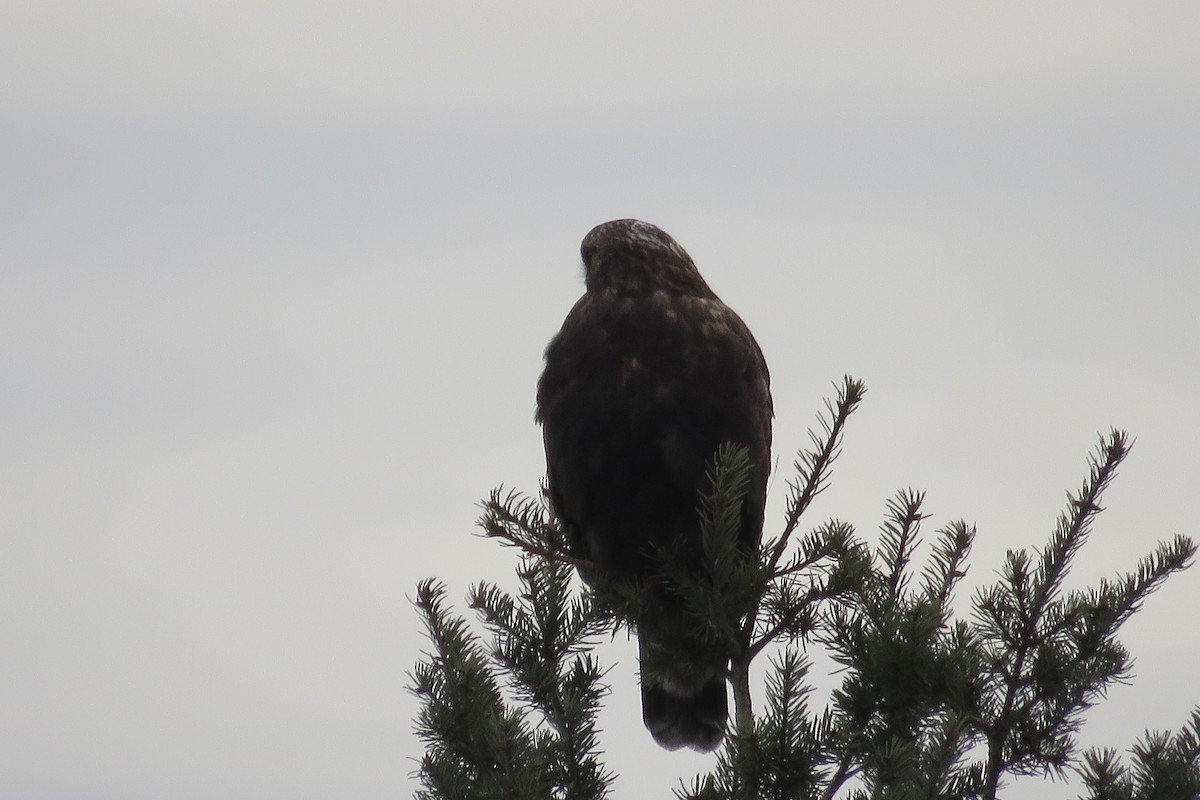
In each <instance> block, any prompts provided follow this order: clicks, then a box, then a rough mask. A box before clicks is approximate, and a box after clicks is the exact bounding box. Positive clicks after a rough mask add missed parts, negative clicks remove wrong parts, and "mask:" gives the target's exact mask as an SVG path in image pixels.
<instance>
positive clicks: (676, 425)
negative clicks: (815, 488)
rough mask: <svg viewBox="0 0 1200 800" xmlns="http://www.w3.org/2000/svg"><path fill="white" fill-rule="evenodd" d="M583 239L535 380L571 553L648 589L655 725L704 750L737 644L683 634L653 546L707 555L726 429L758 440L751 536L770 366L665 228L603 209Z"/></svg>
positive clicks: (722, 711)
mask: <svg viewBox="0 0 1200 800" xmlns="http://www.w3.org/2000/svg"><path fill="white" fill-rule="evenodd" d="M580 249H581V253H582V256H583V263H584V270H585V284H586V292H585V293H584V295H583V297H581V298H580V299H579V301H578V302H577V303H576V304H575V306H574V308H572V309H571V311H570V313H569V314H568V315H567V318H566V320H565V321H564V323H563V326H562V330H561V331H560V332H559V333H558V334H557V335H556V336H555V337H554V338H553V340H552V341H551V342H550V345H549V347H548V348H547V350H546V367H545V370H544V372H543V373H542V377H541V379H540V381H539V382H538V392H537V420H538V422H540V423H541V425H542V429H543V437H544V441H545V446H546V467H547V480H548V484H549V492H550V499H551V503H552V505H553V508H554V511H555V513H556V514H557V516H558V517H559V519H560V521H561V522H562V524H563V525H564V526H565V528H566V530H567V532H568V535H569V538H570V541H571V542H572V545H573V547H574V549H575V551H576V552H577V554H578V555H580V556H582V557H583V558H586V559H588V560H589V561H591V562H593V563H594V564H595V565H596V567H597V569H600V570H603V571H604V572H605V577H606V578H607V579H610V580H618V581H627V582H630V583H633V584H638V585H640V586H643V587H648V589H649V591H648V593H647V599H646V601H645V603H644V606H643V608H641V609H640V611H639V614H638V619H637V627H638V635H639V642H640V651H641V679H642V699H643V716H644V719H645V722H646V726H647V727H648V728H649V729H650V731H651V733H653V734H654V736H655V739H656V740H657V741H658V742H659V743H660V744H662V745H663V746H665V747H668V748H670V749H676V748H678V747H683V746H688V747H692V748H694V749H697V750H704V751H707V750H711V749H713V748H715V747H716V746H717V745H718V744H719V743H720V741H721V738H722V736H723V733H724V728H725V724H726V717H727V713H728V712H727V701H726V692H725V673H726V672H727V668H728V661H729V653H728V652H724V651H722V650H720V649H719V648H713V647H712V646H710V645H708V644H707V643H704V642H701V641H690V640H689V639H688V634H687V633H686V631H688V630H690V629H692V628H694V625H691V624H689V623H688V617H687V609H684V608H681V607H680V602H681V601H680V600H679V599H678V598H677V597H676V596H675V595H673V594H672V593H671V592H669V591H667V590H666V589H665V587H663V586H661V585H658V584H657V583H656V581H658V579H657V578H656V577H655V576H656V575H658V574H660V572H661V570H660V569H659V568H658V567H657V566H656V564H655V562H654V559H655V558H656V554H661V553H663V552H670V553H672V556H673V557H674V558H677V559H681V560H684V561H697V560H698V559H699V558H700V533H699V520H698V516H697V506H698V501H699V498H700V497H701V495H702V493H706V492H707V491H708V489H709V487H708V485H707V480H706V469H707V467H708V465H709V464H710V463H711V461H712V458H713V456H714V455H715V453H716V452H717V450H718V448H719V447H720V446H721V445H722V444H726V443H730V442H732V443H736V444H740V445H743V446H744V447H746V448H747V449H748V450H749V453H750V459H751V480H750V488H749V491H748V494H747V497H746V500H745V503H744V505H743V513H742V525H741V530H740V532H739V540H740V542H741V543H742V544H743V545H744V546H745V550H746V552H751V551H752V549H753V547H754V546H755V545H757V543H758V540H759V537H760V536H761V531H762V523H763V507H764V505H765V501H766V481H767V475H768V472H769V468H770V449H771V416H772V407H771V394H770V375H769V373H768V371H767V365H766V362H765V360H764V359H763V355H762V351H761V350H760V349H759V346H758V343H757V342H755V340H754V337H753V335H751V333H750V330H749V329H748V328H747V327H746V325H745V323H743V322H742V320H741V318H740V317H738V315H737V314H735V313H734V312H733V310H732V309H730V308H729V307H728V306H726V305H725V304H724V303H723V302H721V300H720V298H718V297H717V296H716V294H714V293H713V291H712V290H711V289H710V288H709V287H708V284H707V283H705V281H704V279H703V278H702V277H701V276H700V273H699V271H698V270H697V269H696V266H695V264H694V263H693V262H692V259H691V257H689V256H688V254H687V252H686V251H684V249H683V248H682V247H680V246H679V244H678V243H677V242H676V241H675V240H674V239H672V238H671V237H670V236H668V235H667V234H666V233H664V232H663V231H662V230H660V229H659V228H657V227H655V226H653V225H650V224H649V223H645V222H640V221H638V220H616V221H613V222H607V223H604V224H602V225H599V226H597V227H596V228H594V229H593V230H592V231H591V232H590V233H589V234H588V235H587V236H586V237H585V238H584V240H583V244H582V246H581V248H580ZM657 557H661V555H659V556H657ZM685 566H687V565H686V564H685ZM594 577H595V576H594V575H589V574H586V573H585V574H584V578H585V579H592V578H594Z"/></svg>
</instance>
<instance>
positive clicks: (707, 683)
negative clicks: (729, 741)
mask: <svg viewBox="0 0 1200 800" xmlns="http://www.w3.org/2000/svg"><path fill="white" fill-rule="evenodd" d="M655 633H656V632H655V631H653V630H645V627H644V626H643V629H642V630H640V631H639V632H638V651H639V656H640V661H641V682H642V721H643V722H645V723H646V728H647V729H648V730H649V731H650V733H651V735H652V736H654V741H656V742H658V743H659V745H661V746H662V747H665V748H667V749H668V750H678V749H680V748H681V747H690V748H691V749H693V750H696V751H698V752H702V753H707V752H710V751H712V750H715V749H717V747H718V746H719V745H720V744H721V740H722V739H723V738H724V736H725V723H726V720H727V719H728V716H729V705H728V699H727V697H726V693H725V672H726V668H727V665H728V659H725V658H723V657H721V656H719V655H718V656H715V657H714V656H713V654H712V652H711V651H708V652H705V651H704V650H702V649H699V650H697V649H693V648H690V647H688V648H679V647H676V646H672V645H673V644H675V643H674V642H669V641H663V640H660V639H658V638H657V637H656V636H655ZM670 638H673V637H670Z"/></svg>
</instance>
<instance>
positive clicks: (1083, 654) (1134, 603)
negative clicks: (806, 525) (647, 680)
mask: <svg viewBox="0 0 1200 800" xmlns="http://www.w3.org/2000/svg"><path fill="white" fill-rule="evenodd" d="M863 393H864V388H863V385H862V383H861V382H859V381H857V380H855V379H852V378H846V379H845V380H844V381H843V382H842V384H841V385H840V387H839V390H838V394H837V398H836V400H834V401H827V402H826V408H825V413H823V414H820V415H819V416H818V426H817V428H816V429H815V430H813V431H810V438H811V446H810V447H808V448H806V449H804V450H802V451H801V452H800V453H799V455H798V457H797V460H796V462H795V464H794V469H795V478H794V480H792V481H791V482H790V483H789V490H790V491H789V497H788V505H787V514H786V519H785V524H784V528H783V530H782V531H781V532H780V533H779V534H778V535H776V536H766V537H765V538H764V540H763V542H762V544H761V546H760V548H759V553H758V557H757V559H755V560H753V561H750V560H747V559H744V558H738V557H736V554H735V553H733V552H730V548H732V547H733V545H732V544H729V543H731V542H734V541H735V540H736V535H735V534H734V533H733V532H734V531H736V528H737V525H738V519H739V507H740V503H741V498H742V497H743V496H744V492H745V487H746V474H747V469H748V466H747V459H746V454H745V452H744V451H742V450H739V449H738V448H736V447H726V448H722V449H721V451H720V452H718V453H717V454H715V456H714V460H713V463H712V465H711V470H710V477H711V484H712V486H713V492H712V495H711V496H709V497H706V498H701V499H700V502H699V505H698V508H699V513H700V517H701V521H702V538H703V544H704V550H705V559H706V567H707V568H706V569H705V570H704V572H703V574H697V573H696V572H695V571H689V572H679V573H671V574H669V576H668V577H669V578H670V579H671V580H673V581H674V582H675V583H676V587H675V588H676V589H677V590H678V591H679V592H680V593H681V594H682V596H684V597H686V598H688V599H689V605H690V613H691V614H692V616H693V617H694V622H695V623H696V625H697V627H698V628H702V629H704V630H706V631H709V632H710V634H711V635H712V636H713V637H714V639H720V640H722V641H725V642H734V643H736V648H735V649H736V652H737V653H738V656H737V657H736V658H734V659H733V662H732V665H731V669H730V675H729V680H730V682H731V684H732V686H733V695H734V701H735V716H734V720H733V723H732V730H731V731H730V734H729V736H728V737H727V739H726V743H725V745H724V746H723V747H722V748H721V750H719V751H718V755H717V759H716V763H715V765H714V767H713V769H712V770H711V772H710V773H708V774H707V775H702V776H698V777H696V778H695V779H694V780H693V781H691V782H690V783H688V784H683V783H681V785H680V787H679V789H678V790H677V796H678V797H680V798H695V799H696V800H717V798H720V799H721V800H724V799H725V798H730V799H735V798H736V799H744V800H757V799H758V798H769V799H771V800H775V799H776V798H778V799H780V800H782V799H783V798H789V799H790V798H813V799H814V800H816V799H818V798H820V799H822V800H833V798H853V799H854V800H859V798H986V799H987V800H991V799H992V798H996V797H1002V796H1004V793H1003V790H1004V786H1005V779H1006V778H1007V777H1012V776H1019V775H1033V774H1045V773H1057V774H1062V773H1065V772H1069V771H1074V772H1076V773H1078V774H1079V775H1080V776H1081V777H1082V779H1083V783H1084V786H1085V788H1086V790H1087V792H1088V794H1087V795H1085V796H1086V797H1087V798H1091V799H1092V800H1116V799H1117V798H1123V799H1128V800H1134V799H1135V798H1137V799H1140V798H1147V800H1148V799H1149V798H1161V799H1162V800H1176V799H1178V800H1189V799H1191V798H1196V797H1200V709H1198V710H1197V711H1196V712H1194V713H1193V715H1192V716H1191V718H1190V719H1189V720H1187V721H1186V722H1185V724H1184V725H1183V727H1182V728H1181V729H1180V730H1179V731H1178V732H1176V733H1173V734H1167V733H1151V732H1148V733H1147V734H1146V735H1145V737H1144V738H1143V739H1142V740H1141V741H1139V742H1138V743H1137V744H1136V745H1134V746H1133V748H1132V750H1131V754H1130V755H1131V758H1130V762H1129V765H1128V766H1127V765H1126V762H1124V761H1122V759H1121V758H1120V757H1119V756H1118V755H1117V753H1116V752H1115V751H1113V750H1103V751H1089V752H1087V753H1084V754H1083V755H1082V756H1081V755H1080V754H1078V753H1077V752H1076V750H1077V748H1076V733H1077V732H1078V729H1079V726H1080V724H1081V721H1082V714H1083V712H1084V711H1085V710H1086V709H1087V708H1088V707H1090V706H1091V705H1093V704H1094V703H1096V702H1097V701H1098V700H1099V699H1100V698H1101V697H1102V695H1103V693H1104V691H1105V689H1106V688H1107V687H1109V686H1110V685H1111V684H1112V683H1114V682H1116V681H1123V680H1127V679H1128V678H1129V677H1130V665H1131V658H1130V655H1129V653H1127V652H1126V651H1125V649H1124V648H1123V647H1122V646H1121V644H1120V642H1119V641H1118V639H1117V633H1118V632H1119V629H1120V627H1121V625H1122V624H1124V623H1125V622H1126V620H1128V619H1129V617H1130V616H1131V615H1133V614H1134V613H1135V612H1137V611H1138V610H1139V609H1140V608H1141V605H1142V603H1143V602H1144V601H1145V599H1146V598H1147V597H1148V596H1149V595H1150V594H1151V593H1152V592H1153V591H1154V590H1155V589H1156V588H1157V587H1158V586H1160V585H1161V584H1162V582H1163V581H1164V580H1165V579H1166V578H1167V577H1169V576H1170V575H1172V574H1174V573H1176V572H1179V571H1181V570H1183V569H1185V568H1186V567H1187V566H1188V565H1189V564H1190V562H1191V560H1192V558H1193V556H1194V554H1195V545H1194V544H1193V542H1192V541H1191V540H1190V539H1189V538H1187V537H1184V536H1176V537H1175V538H1173V539H1172V540H1170V541H1167V542H1163V543H1160V544H1159V545H1158V546H1157V547H1156V548H1155V549H1154V550H1153V552H1151V553H1149V554H1148V555H1147V556H1145V557H1144V558H1143V559H1142V560H1141V561H1140V562H1139V563H1138V564H1137V565H1136V567H1135V569H1134V570H1133V571H1132V572H1131V573H1129V574H1128V575H1126V576H1124V577H1122V578H1121V579H1119V580H1104V581H1101V582H1100V583H1099V584H1098V585H1096V586H1094V587H1092V588H1090V589H1087V590H1078V591H1065V590H1064V589H1063V585H1064V579H1065V577H1066V576H1067V574H1068V571H1069V570H1070V567H1071V563H1072V560H1073V558H1074V556H1075V555H1076V553H1078V552H1079V550H1080V548H1081V547H1083V545H1084V544H1085V543H1086V541H1087V538H1088V534H1089V531H1090V529H1091V525H1092V523H1093V521H1094V519H1095V517H1096V515H1097V514H1099V512H1100V511H1101V506H1100V499H1101V497H1102V495H1103V493H1104V490H1105V489H1106V488H1107V487H1108V485H1109V484H1110V482H1111V481H1112V479H1113V477H1114V476H1115V474H1116V470H1117V467H1118V466H1119V465H1120V464H1121V462H1122V461H1123V460H1124V458H1125V456H1126V455H1127V454H1128V452H1129V441H1128V437H1127V436H1126V434H1125V433H1123V432H1122V431H1118V430H1113V431H1111V432H1109V433H1108V434H1106V435H1103V436H1101V437H1100V442H1099V444H1098V446H1097V448H1096V450H1095V452H1094V453H1093V455H1092V456H1091V457H1090V459H1089V471H1088V475H1087V476H1086V478H1085V479H1084V481H1083V483H1082V485H1081V486H1080V488H1079V490H1078V491H1076V492H1074V493H1070V494H1069V495H1068V503H1067V508H1066V509H1065V511H1064V512H1063V514H1062V515H1061V516H1060V517H1059V519H1058V522H1057V524H1056V526H1055V528H1054V531H1053V532H1052V534H1051V535H1050V538H1049V540H1048V541H1047V542H1046V544H1045V545H1044V546H1043V547H1042V548H1040V549H1038V550H1035V551H1032V552H1030V551H1025V550H1012V551H1009V553H1008V554H1007V556H1006V558H1005V559H1004V562H1003V564H1002V566H1001V568H1000V570H999V577H998V579H997V580H996V581H995V582H994V583H993V584H991V585H989V586H984V587H983V588H981V589H979V590H978V591H976V592H975V594H974V596H973V597H972V598H971V599H970V604H969V607H968V608H967V613H966V615H965V616H964V615H962V610H961V609H960V608H957V607H956V606H955V604H954V603H953V600H954V592H955V588H956V586H957V584H958V582H959V581H960V579H961V578H962V577H963V575H964V574H965V572H966V568H967V567H966V565H967V558H968V556H969V554H970V550H971V545H972V542H973V541H974V538H975V535H976V532H975V529H974V528H973V527H972V526H970V525H968V524H967V523H965V522H963V521H955V522H952V523H950V524H948V525H946V526H945V527H943V528H941V529H940V530H938V531H936V532H935V533H934V534H933V535H932V537H929V539H930V541H929V542H928V543H927V544H928V553H927V554H926V555H925V556H924V557H923V558H920V557H919V556H920V553H919V552H918V551H919V549H920V547H921V545H923V544H926V542H925V539H926V537H925V535H924V533H923V531H922V529H921V526H922V522H923V520H924V519H925V517H926V515H925V514H924V512H923V510H922V509H923V504H924V499H925V498H924V494H923V493H921V492H918V491H914V490H911V489H906V490H903V491H901V492H899V493H898V494H897V495H896V497H895V498H893V499H891V500H890V501H888V503H887V510H886V516H885V519H884V522H883V525H882V528H881V530H880V532H879V536H878V543H877V544H876V545H875V546H874V547H872V546H871V545H870V544H868V542H867V541H866V540H865V539H864V538H863V537H861V536H860V535H859V534H858V533H857V531H855V530H854V528H853V527H852V526H851V525H849V524H847V523H845V522H841V521H838V520H829V521H825V522H822V523H820V524H818V525H816V526H815V527H814V528H813V529H812V530H811V531H810V532H809V533H807V534H805V535H802V536H798V535H797V531H799V530H800V525H801V521H802V519H803V517H804V514H805V512H806V511H807V510H808V509H809V507H810V505H811V503H812V501H813V499H814V498H815V497H816V496H817V495H818V494H819V493H820V492H821V491H822V490H823V489H824V488H825V487H826V486H827V484H828V480H829V475H830V471H831V467H832V465H833V463H834V461H835V460H836V459H837V456H838V454H839V452H840V447H841V441H842V434H843V431H844V429H845V426H846V423H847V420H848V419H849V417H850V416H851V414H852V413H853V412H854V410H855V408H857V406H858V404H859V403H860V401H861V400H862V397H863ZM480 524H481V526H482V528H483V531H484V534H485V535H486V536H488V537H491V538H493V539H495V540H496V541H497V542H499V543H500V544H502V545H510V546H513V547H514V548H516V550H517V555H518V566H517V577H518V580H519V583H520V590H519V592H517V593H516V594H515V595H514V594H510V593H508V592H505V591H503V590H502V589H500V588H499V587H498V586H496V585H494V584H491V583H486V582H485V583H480V584H478V585H476V586H475V587H474V588H473V589H472V590H471V592H470V594H469V598H468V605H469V606H470V607H471V608H472V609H473V610H474V611H475V613H476V615H477V616H478V619H479V623H480V625H481V627H482V631H481V630H479V629H478V628H473V627H472V626H471V625H470V624H469V623H468V621H467V620H466V619H464V618H462V617H460V616H457V615H455V614H454V613H453V612H452V611H451V610H450V608H449V607H448V606H447V603H446V598H445V589H444V587H443V586H442V584H440V583H439V582H437V581H436V580H433V579H430V580H426V581H424V582H422V583H421V584H420V585H419V586H418V588H417V594H416V606H417V608H418V611H419V613H420V615H421V617H422V619H423V621H424V624H425V627H426V630H427V632H428V636H429V639H430V643H431V647H432V650H431V651H430V652H428V653H426V654H424V655H423V656H422V657H421V658H420V659H419V660H418V662H417V664H416V667H415V668H414V670H413V673H412V676H411V681H412V690H413V691H414V692H415V693H416V694H417V695H418V696H419V697H420V699H421V708H420V712H419V715H418V717H417V720H416V728H417V733H418V735H419V737H420V738H421V740H422V741H423V742H424V744H425V748H426V749H425V755H424V757H423V759H422V762H421V766H420V780H421V784H422V788H421V789H420V790H419V791H418V794H417V797H418V798H421V800H435V799H444V800H472V799H474V798H480V799H481V800H482V799H483V798H497V799H499V798H546V799H547V800H549V799H550V798H555V799H558V798H562V799H563V800H593V799H594V798H607V797H609V796H610V787H611V784H612V778H613V773H612V772H611V771H610V768H609V767H608V766H606V765H605V764H604V763H603V762H602V759H601V750H600V743H599V738H598V736H599V734H598V731H597V728H596V714H597V711H598V710H599V708H600V704H601V702H602V701H603V699H604V697H605V696H606V694H607V687H606V686H605V685H604V683H603V676H604V671H605V670H604V668H603V667H602V653H603V642H604V640H605V638H606V637H607V636H608V635H609V634H610V633H611V632H612V631H613V630H614V629H615V628H619V627H620V626H622V625H629V624H630V619H631V614H630V613H629V611H628V609H629V608H630V605H631V603H633V602H634V600H635V599H634V598H630V597H627V596H622V595H621V593H620V591H618V590H614V589H612V588H611V587H606V586H604V585H603V584H598V585H594V586H593V587H591V588H586V589H585V588H584V587H582V585H581V583H580V582H579V581H578V579H577V578H576V577H575V575H574V565H575V564H576V563H577V561H576V559H575V558H574V557H573V556H572V555H571V554H570V552H569V550H568V547H567V542H566V540H565V535H564V533H563V531H562V529H561V528H560V527H559V526H558V525H557V524H556V522H555V520H554V519H553V518H552V515H551V514H550V512H549V511H548V506H547V503H546V502H545V499H544V497H541V496H537V497H525V496H522V495H520V494H517V493H515V492H507V493H505V492H501V491H499V490H497V491H495V492H493V493H492V495H491V497H490V498H489V499H488V500H487V501H486V502H485V503H484V514H483V517H482V519H481V522H480ZM746 597H751V598H753V599H754V600H755V602H753V603H749V604H747V603H746V602H745V598H746ZM747 607H752V608H753V611H752V612H751V613H749V614H748V615H746V616H744V617H740V618H734V617H731V616H730V612H729V611H728V609H744V608H747ZM813 647H818V648H822V649H823V650H824V651H825V652H826V653H828V654H829V655H830V656H831V657H832V659H833V660H834V661H835V662H836V663H837V664H838V665H839V666H840V667H841V668H842V669H841V671H840V673H839V674H840V675H841V684H840V686H839V687H838V688H837V689H836V690H835V691H834V692H833V693H832V695H831V696H830V697H829V698H827V699H826V700H824V701H817V700H816V699H814V698H813V697H812V691H811V689H810V687H809V685H808V682H807V674H808V670H809V668H810V665H809V661H808V659H807V658H806V656H805V655H804V653H805V652H806V651H807V648H813ZM763 657H765V658H767V659H769V661H770V667H769V669H768V670H767V678H766V685H765V687H764V689H763V698H762V700H763V702H762V704H761V707H760V708H757V709H756V708H755V704H754V699H753V691H752V688H753V687H751V685H750V677H749V676H750V665H751V663H752V662H754V661H755V660H756V659H758V658H763Z"/></svg>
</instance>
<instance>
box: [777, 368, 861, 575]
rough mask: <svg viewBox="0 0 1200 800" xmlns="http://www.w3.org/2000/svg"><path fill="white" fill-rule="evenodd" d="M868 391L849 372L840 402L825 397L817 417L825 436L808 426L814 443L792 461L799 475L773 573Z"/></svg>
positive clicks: (823, 482)
mask: <svg viewBox="0 0 1200 800" xmlns="http://www.w3.org/2000/svg"><path fill="white" fill-rule="evenodd" d="M865 393H866V386H865V385H864V384H863V382H862V381H860V380H858V379H857V378H851V377H850V376H849V375H847V376H846V377H844V378H843V379H842V385H841V387H840V388H839V389H838V397H837V402H836V403H831V402H830V401H829V400H826V401H825V413H824V414H821V415H818V417H817V422H818V424H819V425H820V427H821V431H822V434H823V435H822V436H818V435H817V434H816V433H815V432H813V430H812V429H809V431H808V437H809V439H810V440H811V441H812V444H813V446H812V448H811V449H808V450H801V451H800V452H799V453H798V454H797V456H796V461H795V462H794V464H793V467H794V468H795V470H796V478H795V480H792V481H789V482H788V487H789V488H790V489H791V493H790V494H789V496H788V510H787V521H786V523H785V525H784V528H783V533H782V534H780V536H779V538H778V539H776V540H774V542H772V543H771V546H770V552H771V555H770V560H769V561H768V564H769V567H770V570H769V571H770V572H774V571H775V569H776V567H777V566H778V564H779V560H780V559H781V558H782V557H783V554H784V552H785V551H786V550H787V545H788V539H789V538H790V537H791V535H792V533H793V532H794V531H795V530H796V527H797V526H798V525H799V524H800V517H801V516H802V515H803V514H804V512H805V511H807V510H808V507H809V506H810V505H811V504H812V501H813V500H814V499H815V498H816V496H817V495H818V494H820V493H821V492H823V491H824V490H825V487H826V486H827V485H828V481H829V474H830V468H831V467H832V466H833V462H834V461H836V460H837V457H838V455H839V454H840V452H841V442H842V431H843V430H844V428H845V426H846V420H848V419H849V418H850V415H851V414H853V413H854V410H855V409H856V408H858V404H859V403H860V402H862V398H863V395H864V394H865Z"/></svg>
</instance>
